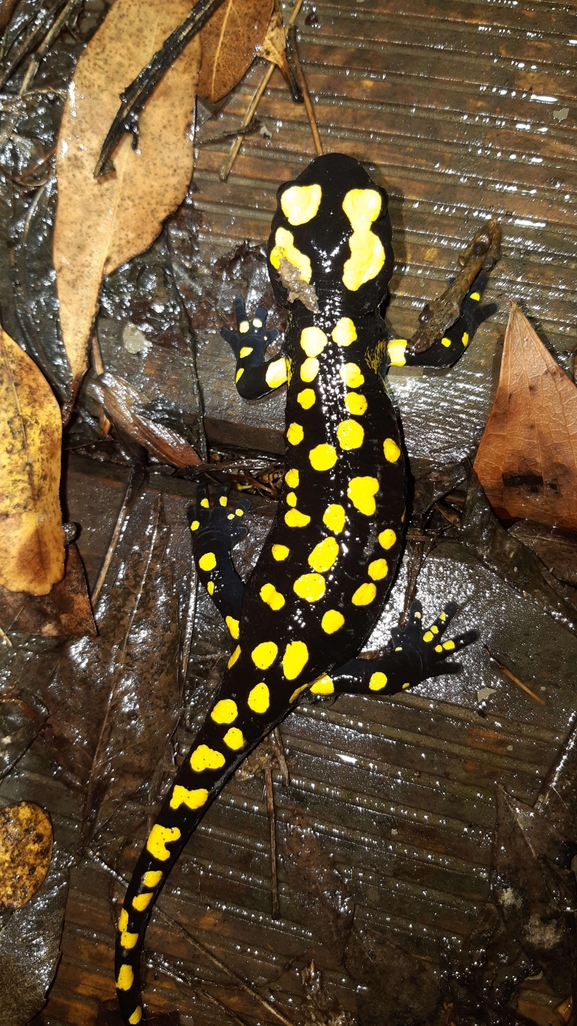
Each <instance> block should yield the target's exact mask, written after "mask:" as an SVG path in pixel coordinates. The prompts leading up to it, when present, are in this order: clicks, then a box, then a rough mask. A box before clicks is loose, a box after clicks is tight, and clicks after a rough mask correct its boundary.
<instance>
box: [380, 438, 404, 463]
mask: <svg viewBox="0 0 577 1026" xmlns="http://www.w3.org/2000/svg"><path fill="white" fill-rule="evenodd" d="M383 452H384V454H385V459H386V460H387V462H388V463H396V462H397V460H398V458H399V456H400V455H401V450H400V449H399V446H398V445H397V443H396V442H395V440H394V439H393V438H385V440H384V442H383Z"/></svg>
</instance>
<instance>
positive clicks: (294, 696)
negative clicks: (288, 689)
mask: <svg viewBox="0 0 577 1026" xmlns="http://www.w3.org/2000/svg"><path fill="white" fill-rule="evenodd" d="M307 688H308V684H301V686H300V688H297V689H296V691H293V693H292V695H291V696H290V698H289V702H296V700H297V698H298V697H299V695H302V693H303V691H306V690H307Z"/></svg>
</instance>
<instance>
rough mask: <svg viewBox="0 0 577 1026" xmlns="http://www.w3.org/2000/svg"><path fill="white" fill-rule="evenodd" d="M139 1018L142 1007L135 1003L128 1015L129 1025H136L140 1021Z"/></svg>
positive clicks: (140, 1017)
mask: <svg viewBox="0 0 577 1026" xmlns="http://www.w3.org/2000/svg"><path fill="white" fill-rule="evenodd" d="M141 1019H142V1008H141V1007H140V1005H137V1006H136V1008H135V1009H134V1011H133V1013H132V1015H130V1016H129V1017H128V1021H129V1023H130V1026H138V1023H139V1022H140V1020H141Z"/></svg>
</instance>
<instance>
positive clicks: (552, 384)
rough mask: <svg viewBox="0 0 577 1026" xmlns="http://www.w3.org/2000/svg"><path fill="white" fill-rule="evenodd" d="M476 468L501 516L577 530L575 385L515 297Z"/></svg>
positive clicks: (576, 418)
mask: <svg viewBox="0 0 577 1026" xmlns="http://www.w3.org/2000/svg"><path fill="white" fill-rule="evenodd" d="M475 471H476V473H477V476H478V478H479V480H480V482H481V484H482V485H483V488H484V490H485V493H486V495H487V498H488V500H489V502H490V503H491V506H492V507H493V509H494V510H495V512H496V514H497V516H500V517H504V518H506V519H511V518H513V517H526V518H527V519H529V520H534V521H536V522H538V523H542V524H551V525H552V526H554V527H560V528H565V529H566V530H570V531H571V530H573V531H575V530H577V388H576V387H575V385H574V384H573V383H572V382H571V381H570V380H569V378H568V377H567V376H566V375H565V374H564V373H563V371H562V370H561V368H560V367H559V366H558V364H557V363H556V362H555V360H554V359H553V357H552V356H551V355H550V354H549V353H548V352H547V350H546V349H545V347H544V345H543V343H542V342H541V341H540V339H539V338H538V337H537V335H536V334H535V332H534V330H533V328H532V327H531V325H530V324H529V322H528V320H527V319H526V317H524V316H523V314H522V313H521V311H520V310H519V308H518V307H517V306H516V305H515V304H514V303H512V304H511V315H510V317H509V323H508V325H507V331H506V333H505V345H504V348H503V359H502V363H501V375H500V378H499V385H498V388H497V394H496V396H495V402H494V403H493V408H492V410H491V413H490V415H489V420H488V421H487V426H486V428H485V432H484V434H483V437H482V439H481V444H480V446H479V451H478V453H477V458H476V460H475Z"/></svg>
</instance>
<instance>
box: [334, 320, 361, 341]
mask: <svg viewBox="0 0 577 1026" xmlns="http://www.w3.org/2000/svg"><path fill="white" fill-rule="evenodd" d="M331 338H332V340H333V342H336V344H337V345H338V346H350V345H351V344H352V343H353V342H355V341H356V339H357V329H356V328H355V326H354V324H353V322H352V321H351V318H350V317H341V318H340V320H338V321H337V323H336V324H335V326H334V328H333V330H332V331H331Z"/></svg>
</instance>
